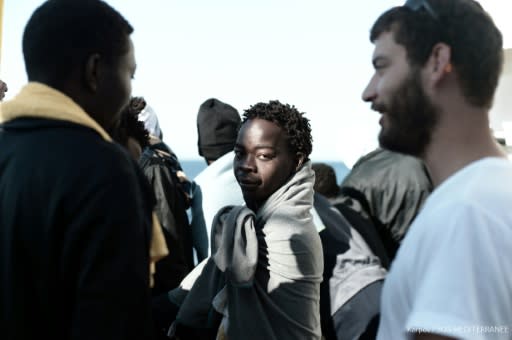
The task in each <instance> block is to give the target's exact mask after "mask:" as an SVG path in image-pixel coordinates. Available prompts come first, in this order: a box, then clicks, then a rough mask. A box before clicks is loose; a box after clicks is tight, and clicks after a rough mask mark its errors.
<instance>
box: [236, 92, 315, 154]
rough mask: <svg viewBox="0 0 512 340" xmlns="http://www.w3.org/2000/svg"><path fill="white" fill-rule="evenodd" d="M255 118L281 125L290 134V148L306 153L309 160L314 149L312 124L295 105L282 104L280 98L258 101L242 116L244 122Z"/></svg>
mask: <svg viewBox="0 0 512 340" xmlns="http://www.w3.org/2000/svg"><path fill="white" fill-rule="evenodd" d="M254 118H260V119H264V120H268V121H270V122H273V123H275V124H277V125H278V126H279V127H281V128H282V129H283V130H284V132H285V133H286V135H287V136H288V145H289V146H290V149H291V150H292V151H293V152H295V153H297V152H300V153H302V154H303V155H304V160H305V161H307V160H309V155H310V154H311V151H313V137H312V136H311V125H310V124H309V119H307V118H306V117H304V113H303V112H299V111H298V110H297V109H296V108H295V106H290V105H289V104H282V103H280V102H279V101H278V100H271V101H269V102H268V103H258V104H255V105H252V106H251V107H250V108H249V109H247V110H245V112H244V113H243V116H242V124H244V123H245V122H246V121H248V120H250V119H254Z"/></svg>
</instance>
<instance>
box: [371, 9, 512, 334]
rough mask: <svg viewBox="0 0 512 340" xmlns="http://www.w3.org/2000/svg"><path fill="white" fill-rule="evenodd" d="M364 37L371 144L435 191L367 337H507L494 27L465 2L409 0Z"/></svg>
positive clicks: (511, 183) (504, 196)
mask: <svg viewBox="0 0 512 340" xmlns="http://www.w3.org/2000/svg"><path fill="white" fill-rule="evenodd" d="M370 40H371V41H372V42H373V43H374V44H375V50H374V54H373V65H374V68H375V74H374V75H373V77H372V78H371V80H370V83H369V84H368V86H367V88H366V89H365V90H364V93H363V99H364V100H365V101H368V102H371V103H372V108H373V109H374V110H376V111H378V112H379V113H381V115H382V117H381V119H380V124H381V126H382V128H381V131H380V134H379V142H380V144H381V146H382V147H384V148H388V149H390V150H393V151H398V152H403V153H407V154H411V155H413V156H419V157H420V158H422V159H423V160H424V161H425V163H426V165H427V167H428V169H429V171H430V173H431V176H432V180H433V184H434V187H435V189H434V192H433V193H432V195H431V196H430V197H429V198H428V199H427V202H426V203H425V205H424V208H423V210H422V211H421V212H420V214H419V215H418V217H417V218H416V220H415V221H414V222H413V224H412V226H411V227H410V229H409V232H408V233H407V235H406V237H405V239H404V241H403V243H402V245H401V247H400V249H399V251H398V254H397V257H396V259H395V261H394V264H393V267H392V269H391V272H390V273H389V275H388V277H387V279H386V282H385V285H384V290H383V296H382V307H381V323H380V326H379V333H378V337H379V338H380V339H406V338H407V339H410V338H416V339H448V338H460V339H467V338H471V339H483V338H486V337H487V336H488V334H490V332H492V336H493V339H494V338H496V339H509V337H510V331H511V329H510V328H509V327H510V320H512V276H511V275H510V273H511V272H512V262H511V261H510V260H509V258H510V255H511V253H512V209H510V202H511V201H512V164H511V163H510V162H509V161H508V160H507V159H506V155H505V154H504V152H503V150H502V148H501V147H500V146H499V145H498V144H497V143H496V141H495V139H494V137H493V135H492V132H491V130H490V128H489V117H488V111H489V109H490V107H491V106H492V101H493V96H494V92H495V89H496V86H497V83H498V78H499V75H500V72H501V68H502V63H503V50H502V36H501V33H500V31H499V30H498V29H497V28H496V26H495V25H494V23H493V21H492V19H491V18H490V16H489V15H488V14H487V13H486V12H485V11H484V10H483V9H482V7H481V6H480V5H479V4H478V3H476V2H475V1H473V0H419V1H407V2H406V4H405V5H404V6H400V7H395V8H392V9H390V10H388V11H387V12H385V13H384V14H382V15H381V16H380V17H379V18H378V19H377V21H376V22H375V24H374V26H373V27H372V29H371V33H370Z"/></svg>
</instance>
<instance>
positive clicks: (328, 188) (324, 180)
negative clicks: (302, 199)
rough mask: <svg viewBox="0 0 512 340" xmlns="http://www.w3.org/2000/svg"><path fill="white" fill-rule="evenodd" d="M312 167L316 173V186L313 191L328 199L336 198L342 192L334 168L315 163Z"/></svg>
mask: <svg viewBox="0 0 512 340" xmlns="http://www.w3.org/2000/svg"><path fill="white" fill-rule="evenodd" d="M311 167H312V168H313V170H314V171H315V185H314V186H313V189H315V191H316V192H318V193H319V194H322V195H324V196H325V197H327V198H334V197H336V196H337V195H338V194H339V192H340V187H339V186H338V183H337V179H336V172H334V168H333V167H332V166H330V165H329V164H326V163H313V164H311Z"/></svg>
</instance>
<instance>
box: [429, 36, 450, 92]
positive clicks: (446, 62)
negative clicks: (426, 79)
mask: <svg viewBox="0 0 512 340" xmlns="http://www.w3.org/2000/svg"><path fill="white" fill-rule="evenodd" d="M451 60H452V49H451V47H450V46H449V45H447V44H445V43H437V44H435V45H434V47H433V48H432V53H431V54H430V58H429V61H428V63H429V73H430V80H431V81H433V82H435V83H437V82H439V81H440V80H442V79H443V78H444V77H446V76H447V75H449V74H450V73H452V71H453V65H452V63H451Z"/></svg>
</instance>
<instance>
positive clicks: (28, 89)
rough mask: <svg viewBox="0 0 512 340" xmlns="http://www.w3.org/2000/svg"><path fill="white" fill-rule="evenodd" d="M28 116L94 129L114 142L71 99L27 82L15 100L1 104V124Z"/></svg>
mask: <svg viewBox="0 0 512 340" xmlns="http://www.w3.org/2000/svg"><path fill="white" fill-rule="evenodd" d="M27 117H31V118H45V119H55V120H63V121H68V122H71V123H75V124H79V125H83V126H86V127H89V128H91V129H93V130H95V131H96V132H97V133H98V134H100V136H101V137H102V138H103V139H105V140H107V141H112V138H111V137H110V136H109V134H108V133H107V132H106V131H105V130H104V129H103V128H102V127H101V126H100V125H99V124H98V123H97V122H96V121H95V120H94V119H92V118H91V116H89V115H88V114H87V113H86V112H85V111H84V110H83V109H82V108H81V107H80V106H79V105H78V104H77V103H75V102H74V101H73V100H72V99H71V98H70V97H68V96H66V95H65V94H64V93H62V92H60V91H58V90H56V89H54V88H51V87H49V86H47V85H44V84H42V83H37V82H30V83H28V84H27V85H25V86H24V87H23V88H22V89H21V91H20V92H19V93H18V94H17V95H16V96H15V97H14V98H13V99H12V100H9V101H6V102H4V103H2V105H1V109H0V123H5V122H8V121H10V120H13V119H16V118H27Z"/></svg>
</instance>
